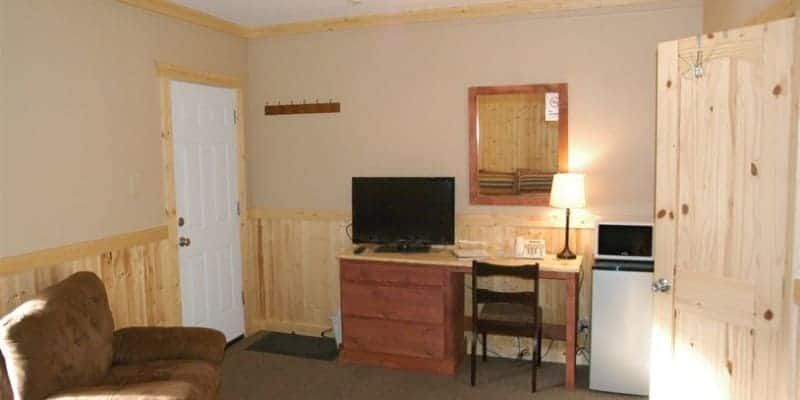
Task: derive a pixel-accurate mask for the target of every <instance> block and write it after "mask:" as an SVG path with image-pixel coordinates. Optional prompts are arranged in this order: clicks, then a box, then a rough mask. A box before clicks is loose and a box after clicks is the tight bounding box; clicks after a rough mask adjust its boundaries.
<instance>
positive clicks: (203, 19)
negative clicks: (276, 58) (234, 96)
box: [118, 0, 673, 39]
mask: <svg viewBox="0 0 800 400" xmlns="http://www.w3.org/2000/svg"><path fill="white" fill-rule="evenodd" d="M118 1H119V2H121V3H123V4H127V5H129V6H133V7H138V8H141V9H144V10H147V11H150V12H154V13H157V14H161V15H165V16H168V17H172V18H175V19H178V20H181V21H184V22H188V23H192V24H195V25H198V26H202V27H205V28H208V29H212V30H215V31H218V32H223V33H228V34H231V35H234V36H237V37H241V38H247V39H256V38H274V37H282V36H289V35H298V34H304V33H314V32H333V31H344V30H353V29H362V28H373V27H380V26H391V25H402V24H414V23H425V22H440V21H455V20H467V19H475V18H487V17H504V16H513V15H537V14H544V13H552V12H568V11H581V10H596V9H601V8H612V7H627V6H642V5H651V6H653V5H655V6H658V5H663V6H668V5H669V4H670V3H672V2H673V0H560V1H554V0H506V1H500V2H494V3H483V4H473V5H467V6H457V7H439V8H430V9H423V10H411V11H404V12H399V13H383V14H370V15H359V16H350V17H338V18H323V19H316V20H311V21H299V22H291V23H284V24H275V25H268V26H261V27H247V26H244V25H241V24H237V23H234V22H231V21H227V20H225V19H222V18H219V17H216V16H213V15H210V14H207V13H204V12H201V11H197V10H194V9H192V8H189V7H186V6H182V5H179V4H176V3H173V2H171V1H168V0H118Z"/></svg>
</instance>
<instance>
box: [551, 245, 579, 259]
mask: <svg viewBox="0 0 800 400" xmlns="http://www.w3.org/2000/svg"><path fill="white" fill-rule="evenodd" d="M556 257H558V259H559V260H574V259H576V258H578V256H576V255H575V253H573V252H572V250H570V249H569V247H564V250H561V252H560V253H558V254H557V255H556Z"/></svg>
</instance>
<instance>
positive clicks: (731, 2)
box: [703, 0, 784, 32]
mask: <svg viewBox="0 0 800 400" xmlns="http://www.w3.org/2000/svg"><path fill="white" fill-rule="evenodd" d="M779 1H784V0H705V1H704V5H703V31H704V32H717V31H722V30H727V29H731V28H739V27H742V26H745V25H748V24H749V23H750V22H751V21H753V20H754V19H756V17H758V16H759V15H760V14H761V13H762V12H764V11H765V10H767V9H768V8H769V7H770V6H772V5H773V4H776V3H778V2H779Z"/></svg>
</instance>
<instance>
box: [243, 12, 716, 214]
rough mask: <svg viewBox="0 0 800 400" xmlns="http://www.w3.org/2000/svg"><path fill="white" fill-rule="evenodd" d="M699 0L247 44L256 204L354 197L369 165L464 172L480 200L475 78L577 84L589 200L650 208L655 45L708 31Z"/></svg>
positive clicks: (576, 135)
mask: <svg viewBox="0 0 800 400" xmlns="http://www.w3.org/2000/svg"><path fill="white" fill-rule="evenodd" d="M701 15H702V14H701V6H700V5H699V4H698V3H694V5H693V6H683V7H678V8H675V9H668V10H659V11H652V10H651V11H641V10H640V11H636V12H625V13H617V14H603V15H594V16H573V17H562V18H534V17H525V18H506V19H493V20H478V21H467V22H449V23H434V24H417V25H405V26H396V27H387V28H380V29H371V30H357V31H352V32H334V33H320V34H309V35H303V36H296V37H287V38H281V39H261V40H255V41H251V42H250V43H249V52H248V62H249V75H250V76H249V81H248V92H249V93H248V96H249V99H250V102H249V116H248V150H249V155H248V177H249V190H250V197H251V198H250V201H251V203H250V204H251V205H252V206H269V207H295V208H317V209H318V208H333V209H349V207H350V193H349V191H350V178H351V177H352V176H360V175H446V176H455V177H456V186H457V198H456V203H457V208H458V210H459V211H461V212H464V211H481V212H496V211H505V212H508V211H511V210H513V211H515V212H525V213H535V212H545V210H547V209H531V208H505V209H503V208H497V207H473V206H469V204H468V203H469V198H468V187H467V186H468V171H467V163H468V161H467V88H468V87H469V86H474V85H500V84H523V83H547V82H568V83H569V101H570V104H569V107H570V110H569V111H570V121H569V122H570V157H571V164H572V168H573V169H574V170H578V171H585V172H586V173H587V181H588V189H587V190H588V202H589V206H590V208H591V210H592V211H593V212H594V213H596V214H599V215H601V216H605V217H614V218H636V219H642V218H651V217H652V208H653V193H654V168H655V166H654V142H655V110H656V98H655V97H656V90H655V81H656V45H657V43H659V42H661V41H665V40H669V39H677V38H681V37H685V36H690V35H693V34H696V33H698V32H700V30H701ZM329 98H333V99H335V100H338V101H341V102H342V113H340V114H324V115H302V116H272V117H266V116H264V114H263V105H264V102H265V101H271V102H277V101H281V102H284V103H286V102H289V101H290V100H293V101H303V100H304V99H305V100H307V101H314V100H315V99H320V100H323V101H327V100H328V99H329Z"/></svg>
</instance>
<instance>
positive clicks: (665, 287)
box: [653, 278, 672, 293]
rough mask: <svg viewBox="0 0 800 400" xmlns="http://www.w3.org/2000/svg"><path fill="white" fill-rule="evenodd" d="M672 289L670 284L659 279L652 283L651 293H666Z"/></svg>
mask: <svg viewBox="0 0 800 400" xmlns="http://www.w3.org/2000/svg"><path fill="white" fill-rule="evenodd" d="M670 289H672V282H670V281H668V280H666V279H664V278H661V279H659V280H657V281H655V282H653V292H655V293H658V292H661V293H667V292H669V290H670Z"/></svg>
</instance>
